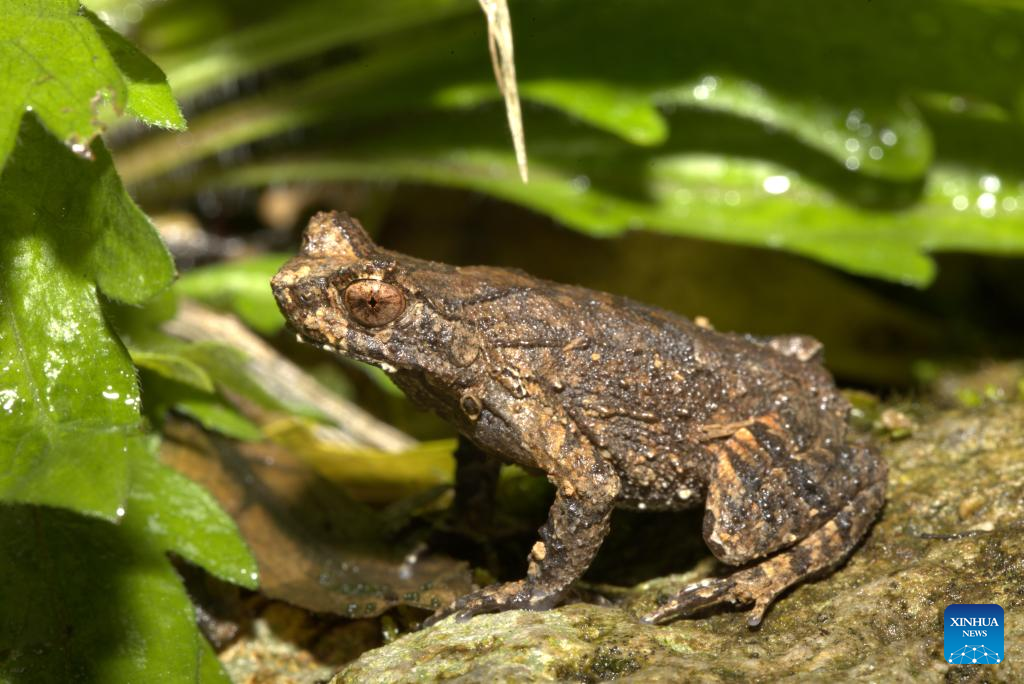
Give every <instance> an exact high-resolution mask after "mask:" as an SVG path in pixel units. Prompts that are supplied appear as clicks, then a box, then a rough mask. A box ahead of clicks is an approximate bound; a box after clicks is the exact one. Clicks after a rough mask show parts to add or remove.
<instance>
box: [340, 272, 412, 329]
mask: <svg viewBox="0 0 1024 684" xmlns="http://www.w3.org/2000/svg"><path fill="white" fill-rule="evenodd" d="M345 306H347V307H348V312H349V314H351V316H352V318H354V319H355V320H356V321H357V322H358V323H361V324H362V325H365V326H367V327H370V328H376V327H379V326H382V325H387V324H388V323H390V322H392V321H394V320H395V319H396V318H398V317H399V316H401V315H402V312H403V311H405V294H404V293H403V292H402V289H401V288H400V287H398V286H396V285H392V284H391V283H385V282H382V281H380V280H357V281H355V282H354V283H352V284H350V285H349V286H348V287H346V288H345Z"/></svg>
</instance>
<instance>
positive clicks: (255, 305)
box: [175, 254, 290, 335]
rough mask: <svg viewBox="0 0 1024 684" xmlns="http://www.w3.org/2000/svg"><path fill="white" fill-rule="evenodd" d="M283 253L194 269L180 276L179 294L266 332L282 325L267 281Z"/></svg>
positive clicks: (281, 319) (283, 260)
mask: <svg viewBox="0 0 1024 684" xmlns="http://www.w3.org/2000/svg"><path fill="white" fill-rule="evenodd" d="M289 258H290V257H289V255H286V254H266V255H261V256H258V257H253V258H249V259H237V260H235V261H230V262H226V263H222V264H216V265H212V266H202V267H200V268H196V269H194V270H192V271H190V272H189V273H187V274H185V275H184V276H182V277H181V279H180V280H179V281H178V282H177V283H176V284H175V289H176V290H177V291H178V292H180V293H181V294H183V295H185V296H188V297H192V298H194V299H198V300H199V301H201V302H203V303H204V304H207V305H209V306H212V307H214V308H216V309H220V310H222V311H230V312H232V313H234V314H236V315H237V316H238V317H239V318H241V319H242V320H243V321H245V322H246V323H247V324H248V325H249V326H250V327H251V328H253V329H255V330H257V331H259V332H261V333H263V334H265V335H269V334H272V333H275V332H277V331H278V330H280V329H281V327H282V326H283V325H284V318H283V317H282V316H281V312H280V311H279V310H278V308H277V303H276V302H275V301H274V295H273V294H272V293H271V292H270V288H269V287H268V286H267V283H269V282H270V278H271V277H272V276H273V275H274V274H275V273H277V269H279V268H280V267H281V264H283V263H284V262H285V261H287V260H288V259H289Z"/></svg>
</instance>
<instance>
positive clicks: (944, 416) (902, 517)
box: [333, 402, 1024, 684]
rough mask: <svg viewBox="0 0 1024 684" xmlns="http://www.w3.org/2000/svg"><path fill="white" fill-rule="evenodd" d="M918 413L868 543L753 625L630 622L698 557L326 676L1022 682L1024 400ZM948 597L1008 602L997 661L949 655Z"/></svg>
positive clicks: (455, 629) (681, 580)
mask: <svg viewBox="0 0 1024 684" xmlns="http://www.w3.org/2000/svg"><path fill="white" fill-rule="evenodd" d="M911 414H912V415H911V417H912V419H913V423H914V424H915V425H914V428H913V429H912V431H911V432H912V434H911V435H910V436H909V437H906V438H904V439H901V440H895V441H894V440H884V439H883V450H884V453H885V456H886V458H887V460H888V462H889V465H890V482H889V493H888V501H887V504H886V507H885V510H884V513H883V515H882V517H881V519H880V520H879V521H878V523H877V524H876V525H875V527H874V528H873V530H872V532H871V534H870V535H869V537H868V538H867V539H866V540H865V542H864V543H863V544H862V545H861V547H860V548H858V549H857V551H856V552H855V553H854V555H853V556H852V557H851V558H850V560H849V562H848V563H846V565H844V566H843V567H842V568H841V569H840V570H839V571H837V572H835V573H834V574H832V575H830V576H828V577H826V578H823V579H821V580H819V581H817V582H811V583H806V584H804V585H802V586H799V587H797V588H796V589H795V590H794V591H792V592H791V593H790V594H789V595H787V596H784V597H783V598H782V599H781V600H780V601H779V602H778V603H776V604H775V606H774V607H773V608H772V609H771V610H770V611H769V613H768V616H767V618H766V620H765V623H764V624H763V626H762V627H761V628H760V629H757V630H751V629H748V628H747V626H746V623H745V622H744V616H743V614H741V613H736V612H720V613H717V614H713V615H711V616H708V617H705V618H702V619H692V620H680V621H677V622H675V623H673V624H670V625H667V626H661V627H654V626H647V625H642V624H640V623H638V622H637V620H636V617H635V616H636V615H638V614H639V613H640V612H642V611H643V610H644V609H645V608H647V607H649V606H651V605H653V603H654V602H655V601H656V600H657V598H658V596H659V594H664V593H667V592H671V591H672V590H674V589H675V588H677V587H679V586H681V585H683V584H685V583H687V582H689V581H691V580H692V579H693V578H694V577H695V573H696V572H698V571H701V572H706V570H707V564H703V565H702V566H701V567H700V568H699V570H695V571H694V573H691V574H688V575H685V576H676V577H668V578H663V579H659V580H655V581H652V582H648V583H645V584H643V585H640V586H639V587H637V588H635V589H634V590H633V591H631V592H629V593H628V594H626V595H625V596H624V597H622V598H621V599H620V602H619V603H618V604H617V605H615V606H599V605H590V604H583V603H577V604H573V605H568V606H564V607H562V608H559V609H556V610H550V611H546V612H537V613H533V612H523V611H512V612H506V613H502V614H496V615H482V616H478V617H476V618H473V619H472V620H468V621H466V622H461V623H458V622H454V621H452V620H447V621H444V622H442V623H440V624H438V625H436V626H434V627H432V628H430V629H426V630H422V631H419V632H415V633H412V634H408V635H406V636H404V637H402V638H400V639H398V640H396V641H395V642H393V643H391V644H389V645H386V646H383V647H381V648H378V649H375V650H372V651H369V652H367V653H365V654H363V655H362V656H361V657H360V658H359V659H358V660H356V661H355V662H353V663H351V664H350V665H348V666H347V667H346V668H345V669H344V670H342V671H341V672H340V673H339V674H338V675H337V676H336V677H335V679H334V680H333V682H334V683H335V684H341V683H347V682H431V681H448V680H457V681H460V682H504V681H517V682H546V681H585V682H600V681H608V680H617V681H635V682H657V681H666V682H669V681H672V682H675V681H690V680H698V681H773V680H776V679H779V678H789V679H797V680H807V681H823V680H828V679H834V680H837V681H851V680H854V681H886V682H904V681H905V682H921V681H951V682H952V681H978V682H981V681H986V682H991V681H1007V682H1010V681H1024V404H1022V403H1020V402H1009V403H988V404H984V405H981V406H978V407H974V408H971V409H962V408H952V409H938V408H922V407H915V408H912V409H911ZM951 603H998V604H999V605H1001V606H1003V608H1004V609H1005V611H1006V624H1005V633H1006V645H1005V649H1006V654H1005V660H1004V661H1003V662H1002V663H1001V664H1000V665H983V666H978V665H950V664H947V663H946V662H945V661H944V659H943V653H942V641H943V635H942V613H943V610H944V609H945V607H946V606H947V605H948V604H951Z"/></svg>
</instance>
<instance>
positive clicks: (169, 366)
mask: <svg viewBox="0 0 1024 684" xmlns="http://www.w3.org/2000/svg"><path fill="white" fill-rule="evenodd" d="M130 351H131V355H132V362H133V363H135V365H136V366H138V367H139V368H145V369H147V370H151V371H153V372H154V373H156V374H157V375H160V376H162V377H165V378H167V379H168V380H174V381H176V382H180V383H181V384H183V385H188V386H189V387H194V388H195V389H197V390H200V391H203V392H213V380H211V379H210V376H209V375H208V374H207V372H206V371H204V370H203V369H202V368H200V367H199V366H198V365H197V364H195V363H193V362H192V361H190V360H189V359H187V358H185V357H184V356H182V355H181V354H176V353H169V352H151V351H143V350H141V349H130Z"/></svg>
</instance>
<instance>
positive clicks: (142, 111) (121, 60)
mask: <svg viewBox="0 0 1024 684" xmlns="http://www.w3.org/2000/svg"><path fill="white" fill-rule="evenodd" d="M86 16H87V17H88V18H89V20H90V21H91V22H92V25H93V26H94V27H95V28H96V31H97V32H98V33H99V35H100V38H101V39H102V40H103V44H104V45H106V47H107V50H108V51H109V52H110V55H111V56H112V57H113V58H114V62H116V63H117V68H118V69H120V70H121V76H122V77H123V78H124V82H125V86H126V88H127V100H126V103H125V109H126V111H127V112H128V113H129V114H131V115H132V116H134V117H135V118H136V119H138V120H139V121H142V122H143V123H145V124H147V125H149V126H158V127H160V128H169V129H171V130H175V131H183V130H185V129H186V128H187V124H186V123H185V117H184V116H182V115H181V109H179V108H178V102H177V101H176V100H175V99H174V95H172V94H171V88H170V86H168V85H167V79H166V78H165V77H164V73H163V72H162V71H160V67H158V66H157V65H156V64H153V62H152V61H150V59H149V58H148V57H146V56H145V55H144V54H142V53H141V52H140V51H139V49H138V48H136V47H135V46H134V45H132V44H131V43H129V42H128V41H127V40H125V39H124V38H123V37H122V36H121V34H120V33H118V32H117V31H115V30H114V29H112V28H110V27H109V26H107V25H106V24H104V23H103V21H102V20H101V19H100V18H99V17H97V16H96V15H95V14H93V13H92V12H88V11H87V12H86Z"/></svg>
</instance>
